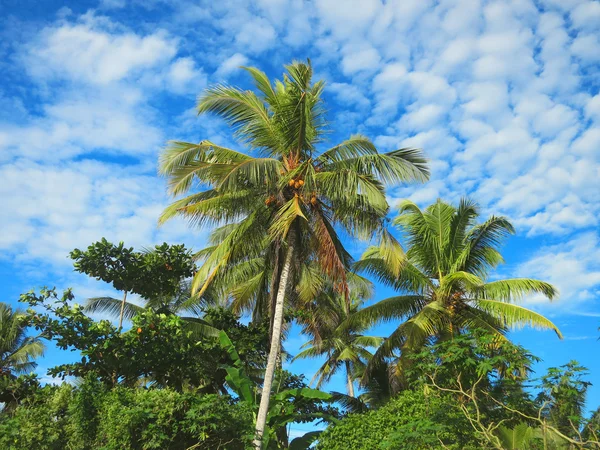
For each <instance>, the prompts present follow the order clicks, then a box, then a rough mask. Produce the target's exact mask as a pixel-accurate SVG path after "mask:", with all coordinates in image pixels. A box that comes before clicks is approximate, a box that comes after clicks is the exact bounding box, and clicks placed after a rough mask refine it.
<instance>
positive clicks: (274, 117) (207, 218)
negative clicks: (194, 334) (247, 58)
mask: <svg viewBox="0 0 600 450" xmlns="http://www.w3.org/2000/svg"><path fill="white" fill-rule="evenodd" d="M286 69H287V71H288V73H287V75H285V76H284V79H283V81H276V82H275V84H274V85H272V84H271V82H270V81H269V79H268V78H267V76H266V75H265V74H264V73H263V72H261V71H259V70H257V69H254V68H248V69H247V70H248V71H249V73H250V74H251V76H252V78H253V80H254V82H255V85H256V88H257V89H258V91H259V92H260V94H256V93H255V92H253V91H242V90H240V89H237V88H233V87H228V86H222V85H219V86H216V87H213V88H210V89H208V90H207V91H206V93H205V94H204V95H203V96H201V97H200V100H199V103H198V112H199V113H214V114H217V115H218V116H220V117H222V118H223V119H225V121H226V122H227V123H228V124H229V125H230V126H231V127H232V128H233V129H234V130H235V136H236V137H237V138H238V139H239V140H241V141H242V142H243V143H245V144H246V145H247V146H248V147H249V148H250V149H251V150H254V151H255V152H257V153H258V154H259V156H258V157H253V156H250V155H247V154H244V153H240V152H237V151H234V150H231V149H227V148H224V147H221V146H218V145H216V144H214V143H212V142H209V141H202V142H200V143H199V144H191V143H185V142H172V143H171V144H170V145H169V147H168V148H167V149H166V150H165V152H164V154H163V155H162V158H161V172H162V173H163V174H164V175H166V176H168V178H169V188H170V192H171V193H172V194H173V195H178V194H182V193H185V192H188V191H189V190H190V189H191V188H193V187H194V186H200V187H201V188H205V189H204V190H202V191H201V192H199V193H195V194H192V195H189V196H187V197H184V198H183V199H181V200H178V201H176V202H174V203H173V204H172V205H170V206H169V207H168V208H167V209H166V210H165V212H164V213H163V215H162V217H161V221H165V220H167V219H169V218H170V217H172V216H174V215H183V216H184V217H186V218H188V219H189V220H190V221H192V222H193V223H194V224H198V225H205V224H223V223H228V224H235V225H234V226H230V227H227V229H226V230H225V233H226V236H225V239H223V240H222V241H221V245H219V246H217V248H215V249H214V251H213V252H211V253H210V254H209V255H205V256H206V259H205V265H204V266H203V267H201V268H200V270H199V271H198V273H197V275H196V279H195V283H194V289H196V290H197V289H201V288H202V286H203V285H206V284H207V283H206V282H207V281H209V282H210V281H212V279H213V278H214V277H215V276H216V275H217V272H218V270H217V271H215V269H218V268H223V267H225V265H226V264H227V263H228V262H231V261H236V260H239V259H244V257H247V256H248V255H253V256H255V255H256V254H257V253H258V251H257V249H261V250H263V249H264V248H265V247H266V246H268V244H269V243H273V242H280V241H282V240H283V239H282V238H284V237H285V236H286V235H287V233H288V231H289V230H290V228H291V227H292V226H294V227H295V228H297V230H296V231H297V236H296V239H299V240H307V241H312V242H311V243H312V244H313V245H302V246H298V248H297V251H300V250H301V249H309V250H308V252H309V255H305V256H307V257H308V259H310V258H314V259H316V260H318V262H319V263H320V265H321V266H322V267H323V269H324V270H325V272H326V273H327V274H329V275H332V276H334V277H337V278H340V277H341V278H343V277H344V268H345V267H347V266H348V264H349V255H348V254H347V253H346V252H345V251H344V250H343V247H342V245H341V243H340V241H339V238H338V235H337V233H336V231H335V230H334V224H338V225H341V226H342V227H343V228H344V229H345V230H347V231H349V232H350V233H352V234H354V233H357V232H358V233H361V234H368V233H372V232H374V231H375V230H377V228H378V226H379V225H380V220H381V218H382V217H384V216H385V215H386V214H387V211H388V204H387V201H386V198H385V194H384V187H383V184H382V182H390V183H395V182H399V181H407V180H421V181H423V180H425V179H426V178H427V176H428V172H427V169H426V165H425V160H424V159H423V157H422V155H421V153H420V152H419V151H418V150H414V149H401V150H395V151H392V152H389V153H383V154H382V153H379V152H378V151H377V149H376V148H375V146H374V145H373V144H372V143H371V142H370V141H369V140H368V139H367V138H366V137H364V136H360V135H355V136H352V137H351V138H350V139H348V140H347V141H344V142H342V143H341V144H339V145H336V146H334V147H332V148H330V149H328V150H326V151H324V152H322V153H320V154H318V153H317V150H316V146H317V144H319V143H320V142H321V141H322V138H323V134H324V132H325V129H326V122H325V119H324V111H323V104H322V100H321V93H322V91H323V87H324V84H323V82H317V83H314V84H311V77H312V68H311V66H310V64H302V63H294V64H292V65H289V66H287V67H286ZM265 231H268V233H265ZM265 238H267V239H265ZM252 247H254V248H252Z"/></svg>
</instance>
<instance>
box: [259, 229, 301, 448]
mask: <svg viewBox="0 0 600 450" xmlns="http://www.w3.org/2000/svg"><path fill="white" fill-rule="evenodd" d="M293 255H294V244H293V241H292V239H289V246H288V249H287V253H286V255H285V261H284V263H283V268H282V269H281V278H280V281H279V289H278V290H277V298H276V300H275V311H274V314H273V334H272V336H271V349H270V350H269V357H268V359H267V368H266V369H265V380H264V383H263V388H262V393H261V397H260V407H259V408H258V415H257V417H256V429H255V430H256V431H255V436H254V447H255V448H256V449H257V450H260V448H261V446H262V438H263V433H264V431H265V426H266V423H267V412H268V411H269V401H270V399H271V387H272V386H273V375H274V374H275V367H276V366H277V359H278V355H279V347H280V344H281V327H282V325H283V306H284V303H285V292H286V289H287V285H288V279H289V276H290V272H291V270H292V259H293Z"/></svg>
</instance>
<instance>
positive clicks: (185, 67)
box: [166, 57, 206, 94]
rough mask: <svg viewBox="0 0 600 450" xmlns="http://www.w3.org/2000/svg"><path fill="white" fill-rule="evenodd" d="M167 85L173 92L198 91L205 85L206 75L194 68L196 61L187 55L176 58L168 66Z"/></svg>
mask: <svg viewBox="0 0 600 450" xmlns="http://www.w3.org/2000/svg"><path fill="white" fill-rule="evenodd" d="M166 79H167V87H168V88H169V89H170V90H172V91H173V92H175V93H178V94H183V93H187V92H192V93H194V92H196V93H197V92H200V91H201V90H202V89H204V87H205V86H206V75H205V74H204V72H203V71H202V70H200V69H198V68H196V62H195V61H194V60H193V59H192V58H189V57H186V58H178V59H177V60H175V61H174V62H173V63H172V64H171V66H170V67H169V70H168V73H167V77H166Z"/></svg>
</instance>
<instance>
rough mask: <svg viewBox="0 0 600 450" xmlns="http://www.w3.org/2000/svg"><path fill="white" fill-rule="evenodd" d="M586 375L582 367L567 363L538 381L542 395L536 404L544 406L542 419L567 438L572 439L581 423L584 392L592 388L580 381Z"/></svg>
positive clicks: (550, 369) (553, 369)
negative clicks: (546, 420) (544, 418)
mask: <svg viewBox="0 0 600 450" xmlns="http://www.w3.org/2000/svg"><path fill="white" fill-rule="evenodd" d="M585 375H587V369H586V368H585V367H582V366H580V365H579V364H578V363H577V361H570V362H569V363H567V364H565V365H564V366H561V367H551V368H549V369H548V373H547V374H546V375H544V376H543V377H542V378H541V380H540V388H541V389H542V391H541V392H540V394H539V395H538V398H537V400H538V402H540V403H542V404H543V406H544V408H543V412H544V416H545V417H546V418H547V419H548V420H549V421H550V423H552V424H553V425H555V426H556V427H557V428H558V429H559V430H560V431H561V432H563V433H565V434H566V435H569V436H573V434H574V432H576V431H577V430H578V429H579V427H580V425H581V423H582V421H583V418H582V415H583V407H584V405H585V397H586V392H587V389H588V387H589V386H590V385H591V383H590V382H588V381H584V380H583V379H582V377H583V376H585Z"/></svg>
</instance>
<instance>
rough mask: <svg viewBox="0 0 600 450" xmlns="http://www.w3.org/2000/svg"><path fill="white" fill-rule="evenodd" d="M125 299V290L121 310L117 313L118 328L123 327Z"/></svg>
mask: <svg viewBox="0 0 600 450" xmlns="http://www.w3.org/2000/svg"><path fill="white" fill-rule="evenodd" d="M125 300H127V291H125V295H123V301H122V302H121V312H120V313H119V330H120V329H121V328H122V327H123V312H124V311H125Z"/></svg>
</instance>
